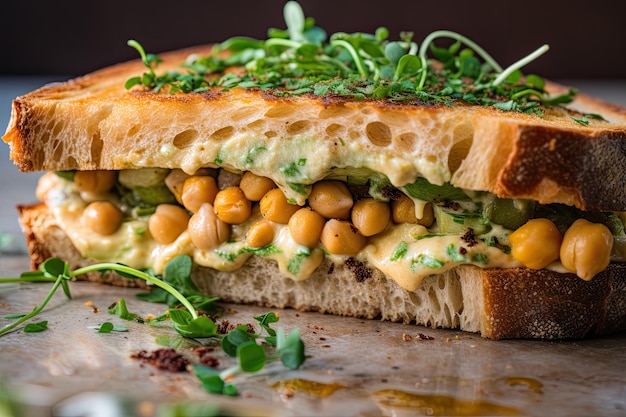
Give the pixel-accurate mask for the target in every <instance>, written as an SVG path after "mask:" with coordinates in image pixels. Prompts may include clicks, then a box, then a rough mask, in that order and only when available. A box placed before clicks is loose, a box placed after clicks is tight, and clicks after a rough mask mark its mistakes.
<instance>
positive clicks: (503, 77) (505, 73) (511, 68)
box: [493, 44, 550, 86]
mask: <svg viewBox="0 0 626 417" xmlns="http://www.w3.org/2000/svg"><path fill="white" fill-rule="evenodd" d="M548 49H550V46H549V45H547V44H545V45H543V46H541V47H539V48H538V49H537V50H535V51H534V52H533V53H531V54H529V55H527V56H526V57H525V58H522V59H520V60H519V61H517V62H515V63H513V64H512V65H510V66H509V67H508V68H507V69H505V70H504V71H502V72H501V73H500V75H498V77H497V78H496V79H495V80H494V81H493V85H494V86H496V85H498V84H500V83H501V82H502V81H504V80H506V78H507V77H508V76H509V75H511V73H512V72H513V71H515V70H517V69H519V68H522V67H523V66H524V65H526V64H528V63H529V62H532V61H534V60H535V59H537V58H538V57H540V56H541V55H543V54H545V53H546V52H548Z"/></svg>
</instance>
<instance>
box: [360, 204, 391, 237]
mask: <svg viewBox="0 0 626 417" xmlns="http://www.w3.org/2000/svg"><path fill="white" fill-rule="evenodd" d="M351 217H352V224H354V225H355V226H356V227H357V229H359V232H361V234H362V235H363V236H374V235H376V234H378V233H380V232H382V231H383V230H385V228H386V227H387V224H388V223H389V219H390V218H391V210H390V209H389V204H387V203H383V202H380V201H376V200H374V199H373V198H363V199H361V200H359V201H357V202H356V203H355V204H354V207H352V215H351Z"/></svg>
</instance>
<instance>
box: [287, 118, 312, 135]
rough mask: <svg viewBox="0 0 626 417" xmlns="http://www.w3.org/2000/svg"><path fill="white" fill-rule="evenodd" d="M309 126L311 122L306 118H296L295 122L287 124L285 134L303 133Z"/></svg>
mask: <svg viewBox="0 0 626 417" xmlns="http://www.w3.org/2000/svg"><path fill="white" fill-rule="evenodd" d="M310 128H311V122H309V121H308V120H298V121H297V122H293V123H292V124H290V125H289V126H287V134H289V135H297V134H299V133H304V132H306V131H307V130H309V129H310Z"/></svg>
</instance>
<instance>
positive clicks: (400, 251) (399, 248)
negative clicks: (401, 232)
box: [389, 241, 409, 262]
mask: <svg viewBox="0 0 626 417" xmlns="http://www.w3.org/2000/svg"><path fill="white" fill-rule="evenodd" d="M408 251H409V244H408V243H406V242H404V241H402V242H400V243H398V244H397V245H396V247H395V248H394V250H393V252H392V253H391V257H390V258H389V260H390V261H391V262H396V261H398V260H400V259H402V258H404V256H405V255H406V254H407V252H408Z"/></svg>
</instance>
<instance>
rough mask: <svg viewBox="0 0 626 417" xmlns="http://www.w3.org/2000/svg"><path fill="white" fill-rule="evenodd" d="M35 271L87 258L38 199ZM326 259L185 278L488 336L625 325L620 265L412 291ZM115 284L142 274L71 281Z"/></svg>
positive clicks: (476, 272) (232, 297)
mask: <svg viewBox="0 0 626 417" xmlns="http://www.w3.org/2000/svg"><path fill="white" fill-rule="evenodd" d="M18 212H19V217H20V222H21V224H22V228H23V230H24V234H25V236H26V239H27V243H28V249H29V252H30V255H31V259H32V260H33V265H32V267H33V268H37V267H38V264H39V263H41V262H43V260H45V259H47V258H48V257H50V256H53V257H60V258H62V259H64V260H67V261H68V262H69V263H70V265H71V267H72V268H76V267H80V266H85V265H87V264H90V263H93V262H94V261H93V260H89V259H84V258H83V257H82V256H81V255H80V254H79V253H78V252H77V251H76V249H75V248H74V247H73V246H72V244H71V242H70V240H69V238H68V237H67V236H66V235H65V234H64V233H63V231H61V229H60V228H59V227H58V225H57V224H56V223H55V220H54V217H53V216H52V214H51V212H50V211H49V210H48V209H47V207H46V205H45V204H43V203H42V204H37V205H31V206H19V207H18ZM362 267H364V266H363V265H358V264H352V265H351V264H349V263H347V264H344V265H338V264H334V263H332V262H330V261H329V260H328V259H326V260H325V261H324V263H323V264H322V265H320V267H318V269H317V270H316V271H315V272H314V273H313V275H312V276H311V277H310V278H309V279H307V280H304V281H294V280H292V279H291V278H289V277H286V276H284V275H283V274H282V273H281V272H280V271H279V270H278V267H277V266H276V264H275V263H274V262H273V261H269V260H267V259H264V258H261V257H257V256H253V257H252V258H250V259H249V260H248V261H247V262H246V264H244V266H243V267H242V268H240V269H238V270H236V271H233V272H220V271H217V270H214V269H210V268H204V267H198V268H196V269H195V270H194V272H193V275H192V278H193V279H194V282H195V283H196V284H197V285H198V287H199V288H200V289H201V290H202V291H203V292H205V293H206V294H208V295H211V296H218V297H221V298H222V299H223V300H224V301H230V302H236V303H253V304H258V305H261V306H266V307H273V308H295V309H298V310H302V311H317V312H321V313H329V314H336V315H342V316H353V317H363V318H368V319H376V318H379V319H383V320H389V321H394V322H404V323H407V324H408V323H417V324H420V325H427V326H432V327H443V328H460V329H462V330H465V331H470V332H480V334H481V335H482V336H483V337H487V338H492V339H511V338H536V339H571V338H583V337H589V336H594V335H605V334H612V333H616V332H621V331H624V330H626V265H623V264H611V265H609V267H608V268H607V269H606V270H605V271H604V272H602V273H600V274H598V275H597V276H595V277H594V278H593V279H592V280H591V281H584V280H582V279H580V278H578V277H577V276H575V275H574V274H561V273H557V272H553V271H548V270H540V271H534V270H529V269H522V268H520V269H479V268H477V267H473V266H461V267H457V268H455V269H453V270H451V271H448V272H445V273H443V274H440V275H437V276H430V277H428V278H426V279H425V280H424V282H423V283H422V285H421V286H420V287H419V288H418V289H417V290H416V291H414V292H409V291H406V290H404V289H402V288H400V287H399V286H398V285H397V284H396V283H395V281H393V280H392V279H390V278H388V277H386V276H385V275H384V274H383V273H382V272H380V271H378V270H376V269H370V268H368V269H367V271H368V272H367V273H364V271H363V270H361V269H360V268H362ZM78 278H79V279H86V280H89V281H98V282H105V283H110V284H115V285H125V286H144V287H145V283H144V282H143V281H141V280H132V279H128V278H122V277H120V276H119V275H117V274H115V273H112V272H107V273H106V274H100V273H99V272H95V273H90V274H87V275H86V276H81V277H78Z"/></svg>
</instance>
